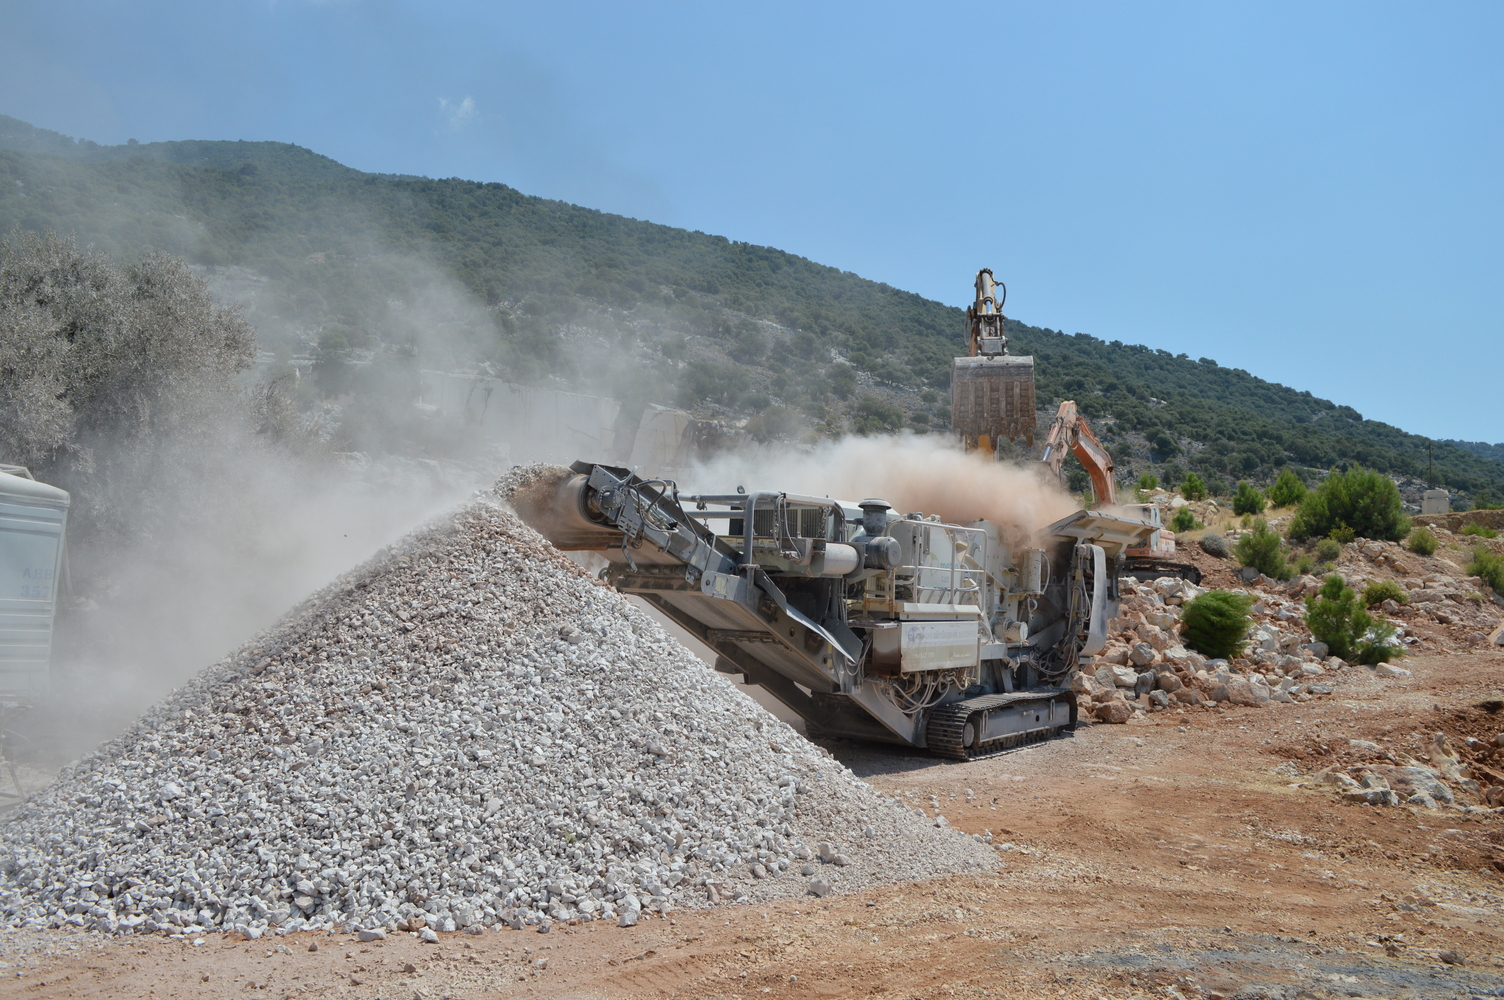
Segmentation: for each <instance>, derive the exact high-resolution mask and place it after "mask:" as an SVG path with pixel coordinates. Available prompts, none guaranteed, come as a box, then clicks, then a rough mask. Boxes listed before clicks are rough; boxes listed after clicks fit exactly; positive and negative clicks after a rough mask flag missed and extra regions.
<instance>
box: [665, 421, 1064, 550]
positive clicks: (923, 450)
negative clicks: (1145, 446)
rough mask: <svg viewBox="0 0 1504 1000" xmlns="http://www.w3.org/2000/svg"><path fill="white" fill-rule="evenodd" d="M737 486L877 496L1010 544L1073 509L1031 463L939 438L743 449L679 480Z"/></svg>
mask: <svg viewBox="0 0 1504 1000" xmlns="http://www.w3.org/2000/svg"><path fill="white" fill-rule="evenodd" d="M737 486H745V487H746V488H747V489H748V491H751V490H762V489H766V490H781V491H784V492H788V493H805V494H809V495H813V496H820V497H824V496H828V497H833V498H836V499H840V500H849V501H857V500H861V499H863V498H865V497H881V498H882V499H884V500H886V501H888V502H889V503H891V504H892V505H893V508H894V509H895V510H897V511H898V512H899V513H908V512H910V511H922V512H923V513H925V514H938V515H940V517H941V519H942V520H945V521H950V522H953V523H954V522H964V521H974V520H977V519H980V518H985V519H986V520H989V521H992V522H994V523H996V524H998V525H999V526H1000V527H1001V528H1002V529H1003V531H1004V534H1005V536H1006V537H1007V539H1008V540H1009V541H1010V542H1014V543H1017V542H1020V541H1022V540H1024V539H1026V538H1027V537H1028V536H1030V535H1032V534H1033V533H1034V532H1036V531H1038V530H1039V529H1041V528H1043V527H1045V526H1046V525H1049V524H1051V523H1052V522H1054V521H1058V520H1059V519H1060V518H1062V517H1065V516H1066V515H1067V514H1070V513H1071V512H1072V511H1075V510H1077V509H1078V508H1079V504H1077V502H1076V501H1075V499H1074V498H1072V497H1071V496H1070V495H1069V494H1068V493H1066V492H1065V491H1064V490H1062V489H1061V488H1060V487H1059V486H1055V485H1051V484H1050V483H1048V482H1046V481H1045V480H1044V479H1043V478H1041V477H1040V475H1039V474H1038V473H1037V471H1036V470H1035V468H1034V467H1031V466H1025V465H1018V464H1014V463H1009V462H997V461H994V460H992V459H990V458H987V457H984V456H982V455H980V454H967V453H966V451H965V450H964V449H963V448H962V447H961V445H960V444H959V442H956V441H953V440H951V439H950V438H949V437H941V436H939V435H928V436H918V435H914V434H898V435H888V436H880V437H847V438H842V439H840V440H837V441H826V442H822V443H820V444H818V445H816V446H814V447H813V448H796V447H795V446H792V445H783V446H775V445H768V446H762V447H758V448H749V449H742V450H739V451H737V452H736V453H734V454H731V453H728V454H724V455H720V456H717V457H715V458H713V459H711V460H709V461H707V462H704V463H701V464H699V465H696V466H694V467H693V468H692V469H691V470H690V471H689V472H688V473H687V474H686V476H685V481H684V482H683V483H681V489H683V490H684V491H686V492H716V493H724V492H730V491H731V490H733V489H734V488H735V487H737Z"/></svg>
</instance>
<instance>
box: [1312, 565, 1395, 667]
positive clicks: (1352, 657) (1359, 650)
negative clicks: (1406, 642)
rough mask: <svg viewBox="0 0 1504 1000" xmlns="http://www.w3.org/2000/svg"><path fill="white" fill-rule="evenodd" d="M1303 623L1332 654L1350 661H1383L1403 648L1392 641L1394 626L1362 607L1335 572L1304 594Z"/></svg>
mask: <svg viewBox="0 0 1504 1000" xmlns="http://www.w3.org/2000/svg"><path fill="white" fill-rule="evenodd" d="M1306 627H1307V628H1309V629H1310V630H1311V634H1312V635H1313V636H1315V637H1316V640H1317V641H1318V642H1324V643H1326V645H1327V648H1328V649H1330V650H1331V651H1332V655H1333V656H1340V657H1341V658H1342V659H1344V660H1347V661H1348V662H1350V663H1382V662H1384V661H1385V660H1392V659H1394V658H1396V657H1398V656H1400V655H1402V654H1403V652H1404V650H1403V649H1401V648H1400V647H1399V646H1397V645H1395V644H1394V643H1393V642H1392V641H1391V640H1393V638H1394V628H1393V626H1390V625H1388V624H1386V623H1383V622H1378V621H1376V620H1375V619H1374V617H1373V615H1370V614H1369V613H1368V612H1367V611H1365V610H1364V609H1363V601H1362V599H1361V598H1360V597H1359V596H1358V595H1357V593H1356V592H1355V591H1354V590H1353V589H1352V588H1351V587H1349V586H1348V585H1347V584H1346V582H1344V581H1343V579H1342V577H1340V576H1338V575H1337V574H1335V573H1333V574H1332V575H1331V576H1328V577H1327V578H1326V580H1325V581H1324V582H1323V583H1322V584H1321V590H1320V591H1318V592H1317V593H1316V594H1313V595H1312V596H1310V597H1307V598H1306Z"/></svg>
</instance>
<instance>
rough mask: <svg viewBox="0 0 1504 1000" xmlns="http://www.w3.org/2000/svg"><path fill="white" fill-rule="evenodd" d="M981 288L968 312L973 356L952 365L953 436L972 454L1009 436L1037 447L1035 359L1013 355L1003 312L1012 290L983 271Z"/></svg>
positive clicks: (978, 280)
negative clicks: (972, 450)
mask: <svg viewBox="0 0 1504 1000" xmlns="http://www.w3.org/2000/svg"><path fill="white" fill-rule="evenodd" d="M976 289H977V297H976V301H975V302H974V303H972V305H971V307H970V308H968V309H967V310H966V340H967V347H968V348H969V354H970V356H969V357H965V358H955V359H954V360H952V361H951V364H950V398H951V418H950V427H951V432H952V433H954V434H957V435H959V436H960V437H961V438H962V439H964V440H965V441H966V446H967V448H968V450H969V449H972V448H983V449H988V448H993V447H996V445H997V442H998V441H1000V440H1002V439H1003V438H1007V439H1008V440H1009V441H1013V440H1017V439H1018V438H1023V439H1024V440H1025V441H1026V442H1028V445H1029V446H1030V447H1033V445H1034V359H1033V358H1032V357H1028V356H1020V355H1016V354H1009V353H1008V338H1007V336H1006V335H1005V333H1004V322H1005V321H1004V319H1003V309H1002V306H1003V302H1004V301H1005V300H1006V299H1007V295H1008V290H1007V288H1006V286H1003V285H1001V284H999V283H997V282H995V281H994V280H993V277H992V271H991V270H990V269H988V268H983V269H982V270H980V271H978V272H977V280H976ZM999 290H1001V292H1002V294H1001V296H999V294H998V292H999ZM984 442H985V443H984Z"/></svg>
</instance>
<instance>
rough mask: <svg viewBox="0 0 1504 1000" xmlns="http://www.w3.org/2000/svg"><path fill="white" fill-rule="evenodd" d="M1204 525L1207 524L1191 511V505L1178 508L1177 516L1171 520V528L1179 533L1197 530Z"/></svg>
mask: <svg viewBox="0 0 1504 1000" xmlns="http://www.w3.org/2000/svg"><path fill="white" fill-rule="evenodd" d="M1203 527H1205V525H1203V524H1202V523H1201V522H1200V521H1198V520H1196V515H1195V514H1193V513H1192V512H1191V508H1189V507H1182V508H1180V509H1179V510H1177V511H1176V512H1175V516H1174V517H1173V518H1172V519H1171V520H1170V530H1171V531H1173V532H1176V533H1177V534H1178V533H1181V532H1186V531H1195V530H1196V529H1197V528H1203Z"/></svg>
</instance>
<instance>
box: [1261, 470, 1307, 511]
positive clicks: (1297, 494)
mask: <svg viewBox="0 0 1504 1000" xmlns="http://www.w3.org/2000/svg"><path fill="white" fill-rule="evenodd" d="M1307 492H1308V491H1307V490H1306V484H1305V483H1303V482H1301V481H1300V477H1299V476H1297V475H1296V474H1295V470H1294V469H1289V468H1287V469H1285V470H1284V471H1283V472H1281V473H1280V474H1279V478H1278V479H1276V480H1275V481H1274V485H1273V486H1271V487H1269V502H1270V503H1272V504H1274V506H1276V507H1298V506H1299V505H1300V502H1301V501H1302V500H1304V499H1305V498H1306V493H1307Z"/></svg>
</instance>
